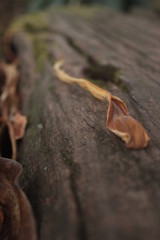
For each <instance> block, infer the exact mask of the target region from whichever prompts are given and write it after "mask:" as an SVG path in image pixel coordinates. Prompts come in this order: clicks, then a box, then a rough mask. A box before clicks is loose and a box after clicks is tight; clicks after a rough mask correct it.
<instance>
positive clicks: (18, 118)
mask: <svg viewBox="0 0 160 240" xmlns="http://www.w3.org/2000/svg"><path fill="white" fill-rule="evenodd" d="M12 124H13V129H14V135H15V139H16V140H17V139H20V138H22V137H23V136H24V132H25V128H26V124H27V119H26V117H25V116H24V115H22V114H20V113H19V112H17V113H16V114H15V115H14V118H13V122H12Z"/></svg>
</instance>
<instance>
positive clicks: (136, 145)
mask: <svg viewBox="0 0 160 240" xmlns="http://www.w3.org/2000/svg"><path fill="white" fill-rule="evenodd" d="M62 66H63V60H62V59H61V60H59V61H57V62H56V63H55V64H54V66H53V68H54V70H55V72H56V75H57V77H58V78H59V79H60V80H61V81H63V82H66V83H68V84H78V85H79V86H81V87H82V88H84V89H86V90H87V91H89V92H90V93H91V94H92V95H93V96H94V97H96V98H97V99H99V100H108V102H109V108H108V111H107V128H108V129H109V130H110V131H112V132H113V133H114V134H116V135H117V136H118V137H120V138H121V139H122V140H123V141H124V142H125V143H126V146H127V147H128V148H133V149H140V148H145V147H147V145H148V142H149V137H148V135H147V133H146V131H145V130H144V128H143V126H142V125H141V124H140V123H139V122H138V121H137V120H135V119H134V118H133V117H131V116H130V115H129V114H128V110H127V107H126V104H125V103H124V102H123V101H122V100H121V99H120V98H118V97H116V96H113V95H112V94H111V93H110V92H108V91H107V90H104V89H101V88H99V87H98V86H96V85H95V84H93V83H91V82H90V81H88V80H86V79H83V78H75V77H71V76H69V75H68V74H67V73H65V72H64V71H63V70H62V69H61V68H62Z"/></svg>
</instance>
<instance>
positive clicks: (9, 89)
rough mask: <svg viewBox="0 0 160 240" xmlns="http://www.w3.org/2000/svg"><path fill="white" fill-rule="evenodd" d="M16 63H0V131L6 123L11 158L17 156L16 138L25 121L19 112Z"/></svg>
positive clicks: (20, 134) (21, 134)
mask: <svg viewBox="0 0 160 240" xmlns="http://www.w3.org/2000/svg"><path fill="white" fill-rule="evenodd" d="M18 65H19V62H18V60H16V61H15V62H14V63H12V64H7V63H5V62H1V63H0V113H1V115H0V123H1V126H0V132H2V131H1V129H2V130H3V128H4V125H6V126H7V128H8V132H9V137H10V141H11V147H12V159H16V157H17V146H16V140H17V139H20V138H22V137H23V135H24V131H25V126H26V123H27V121H26V117H25V116H23V115H21V114H20V113H19V93H18V91H17V87H18V81H19V70H18ZM0 138H1V136H0ZM1 141H2V140H1Z"/></svg>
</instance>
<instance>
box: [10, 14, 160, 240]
mask: <svg viewBox="0 0 160 240" xmlns="http://www.w3.org/2000/svg"><path fill="white" fill-rule="evenodd" d="M46 18H47V19H48V25H47V28H42V29H40V28H39V29H38V30H36V28H34V26H32V25H27V27H26V25H25V28H24V29H23V30H24V32H25V34H15V37H14V44H15V46H16V48H17V51H18V54H19V57H20V62H21V91H22V99H23V106H22V109H23V112H24V113H25V114H26V115H27V117H28V122H29V124H28V127H27V130H26V134H25V137H24V139H23V141H22V143H21V145H20V149H19V160H20V162H21V163H22V165H23V169H24V170H23V174H22V178H21V182H22V184H21V185H22V186H23V187H24V189H25V191H26V192H27V194H28V196H29V198H30V200H31V203H32V205H33V209H34V211H35V215H36V218H37V223H38V232H39V239H45V240H52V239H56V240H63V239H65V240H80V239H81V240H91V239H92V240H104V239H107V240H120V239H123V240H134V239H136V240H144V239H145V240H151V239H152V240H156V239H160V228H159V225H160V174H159V172H160V119H159V116H160V104H159V102H160V69H159V63H160V51H159V42H160V31H159V28H160V22H159V21H158V18H146V17H144V18H143V16H138V17H137V16H136V15H134V14H132V15H123V14H120V13H117V12H112V11H109V10H107V9H103V10H100V9H97V10H95V9H92V10H91V9H90V10H89V9H79V10H76V9H68V10H65V9H63V10H56V11H55V10H52V11H51V10H49V11H48V12H46ZM31 34H32V35H34V36H38V40H36V41H35V39H34V40H33V38H32V37H30V38H27V35H31ZM34 41H35V42H34ZM40 41H41V42H43V44H41V48H40V47H39V49H38V50H37V49H36V47H37V46H38V45H40ZM44 43H45V44H44ZM36 45H37V46H36ZM46 46H47V51H46V53H45V57H44V56H43V54H44V48H45V47H46ZM45 50H46V48H45ZM37 51H40V53H37ZM62 55H63V56H64V58H65V63H66V64H65V69H66V71H67V72H68V73H70V74H71V75H73V76H77V77H78V76H79V77H80V76H83V77H84V76H85V77H86V78H89V79H91V80H92V81H93V82H95V83H96V84H97V85H100V86H101V87H104V88H105V87H106V88H107V89H108V90H109V91H111V92H112V93H113V94H114V95H116V96H119V97H120V98H121V99H122V100H123V101H124V102H126V104H127V106H128V109H129V111H130V113H131V114H132V115H133V116H134V117H135V118H136V119H137V120H139V121H140V122H141V123H142V124H143V126H144V127H145V129H146V131H147V132H148V134H149V136H150V138H151V141H150V144H149V147H148V148H147V149H145V150H138V151H133V150H129V149H127V148H125V146H124V144H123V143H122V142H121V140H120V139H119V138H117V137H116V136H114V135H113V134H112V133H110V132H109V131H108V130H107V129H106V113H107V103H106V102H100V101H98V100H96V99H94V98H93V97H92V96H91V95H90V94H89V93H87V92H86V91H85V90H82V89H80V88H79V87H78V86H74V85H72V86H71V85H67V84H65V83H63V82H60V81H59V80H58V79H57V78H56V76H55V73H54V72H53V69H52V64H53V62H54V61H55V60H56V59H58V58H59V57H61V56H62ZM43 57H44V59H43ZM39 58H40V59H43V61H41V67H39V65H38V64H39Z"/></svg>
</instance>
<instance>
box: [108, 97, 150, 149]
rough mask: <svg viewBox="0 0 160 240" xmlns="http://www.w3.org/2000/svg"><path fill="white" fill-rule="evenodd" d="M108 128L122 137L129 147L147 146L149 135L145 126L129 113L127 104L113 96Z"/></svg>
mask: <svg viewBox="0 0 160 240" xmlns="http://www.w3.org/2000/svg"><path fill="white" fill-rule="evenodd" d="M107 128H108V129H109V130H110V131H112V132H113V133H114V134H116V135H117V136H118V137H120V138H121V139H122V140H123V141H124V142H125V143H126V146H127V147H128V148H135V149H138V148H145V147H146V146H147V145H148V141H149V137H148V135H147V133H146V132H145V130H144V128H143V126H142V125H141V124H140V123H139V122H138V121H137V120H135V119H134V118H133V117H131V116H130V115H129V114H128V110H127V107H126V104H125V103H124V102H123V101H122V100H121V99H120V98H118V97H115V96H111V98H110V100H109V108H108V112H107Z"/></svg>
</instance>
